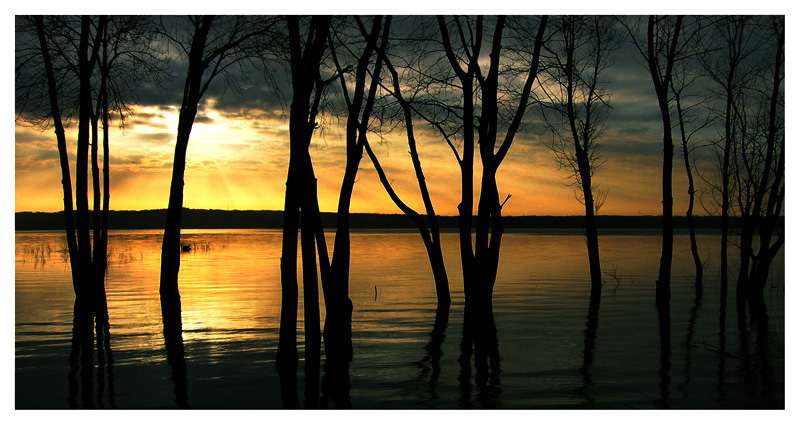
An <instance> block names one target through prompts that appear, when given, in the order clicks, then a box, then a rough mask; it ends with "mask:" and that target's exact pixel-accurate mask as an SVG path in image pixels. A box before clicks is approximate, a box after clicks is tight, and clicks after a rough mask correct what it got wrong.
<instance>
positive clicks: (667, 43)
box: [621, 16, 694, 304]
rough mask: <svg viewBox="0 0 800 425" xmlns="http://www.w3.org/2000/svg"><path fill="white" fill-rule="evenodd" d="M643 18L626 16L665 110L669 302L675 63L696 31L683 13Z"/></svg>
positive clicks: (661, 295)
mask: <svg viewBox="0 0 800 425" xmlns="http://www.w3.org/2000/svg"><path fill="white" fill-rule="evenodd" d="M641 21H642V20H641V19H639V18H635V19H633V20H632V21H627V20H622V21H621V22H622V23H623V25H624V26H625V28H626V30H627V31H628V33H629V35H630V36H631V41H632V42H633V43H634V45H635V46H636V48H637V49H638V50H639V53H640V54H641V55H642V57H643V58H644V59H645V60H646V61H647V68H648V70H649V72H650V78H651V80H652V81H653V88H654V89H655V92H656V98H657V100H658V107H659V111H660V113H661V126H662V134H663V144H664V156H663V164H662V175H661V195H662V226H661V230H662V232H661V233H662V235H661V236H662V237H661V260H660V262H659V268H658V279H657V280H656V300H657V302H658V303H659V304H664V303H666V302H667V301H668V300H669V298H670V276H671V273H672V249H673V227H674V226H673V218H672V211H673V198H672V161H673V153H674V152H673V151H674V148H675V144H674V141H673V135H672V116H671V115H670V102H671V96H670V86H671V83H672V79H673V77H674V72H675V64H676V62H677V61H679V60H681V59H682V58H683V55H684V51H685V49H686V48H687V46H688V45H689V43H690V42H691V40H692V37H693V35H694V32H690V31H687V29H686V28H685V27H686V24H685V23H684V17H683V16H660V17H656V16H649V17H648V18H647V23H646V30H644V31H642V29H641V27H642V22H641ZM642 32H644V34H642Z"/></svg>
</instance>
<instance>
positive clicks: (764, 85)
mask: <svg viewBox="0 0 800 425" xmlns="http://www.w3.org/2000/svg"><path fill="white" fill-rule="evenodd" d="M757 29H758V30H759V34H758V39H757V44H758V45H759V46H763V47H762V49H763V50H762V52H761V53H762V57H763V59H762V60H760V61H758V63H760V64H761V67H760V69H759V71H760V72H758V73H757V74H755V76H754V77H753V78H752V79H750V80H749V84H748V93H746V94H744V96H742V97H741V98H739V99H737V102H736V107H735V108H734V116H735V118H734V121H735V124H734V127H735V129H734V132H735V133H736V141H735V144H734V147H733V153H734V154H735V155H736V157H737V159H736V162H735V163H734V168H735V171H734V175H735V178H736V187H737V189H738V190H737V193H736V198H737V204H738V209H739V214H740V215H741V217H742V229H741V231H742V234H741V247H740V266H739V277H738V281H737V287H736V297H737V301H738V303H739V304H741V303H742V302H743V300H744V299H745V298H749V299H750V300H751V302H752V303H753V304H758V305H760V304H763V297H764V288H765V287H766V284H767V281H768V277H769V271H770V265H771V264H772V261H773V260H774V258H775V256H777V254H778V251H779V250H780V248H781V247H782V246H783V243H784V240H785V232H784V231H783V229H782V227H783V225H782V220H781V214H782V213H783V202H784V198H785V184H784V175H785V162H786V150H785V141H786V135H785V130H784V117H783V115H784V88H783V87H784V42H785V41H784V40H785V28H784V20H783V18H782V17H765V18H763V21H762V22H760V25H759V27H758V28H757ZM755 238H758V249H757V250H756V248H755V245H756V244H754V242H753V239H755Z"/></svg>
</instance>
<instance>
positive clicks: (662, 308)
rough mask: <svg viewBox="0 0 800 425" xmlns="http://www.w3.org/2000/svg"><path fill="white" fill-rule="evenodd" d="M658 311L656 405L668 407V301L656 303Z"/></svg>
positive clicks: (669, 370) (669, 365)
mask: <svg viewBox="0 0 800 425" xmlns="http://www.w3.org/2000/svg"><path fill="white" fill-rule="evenodd" d="M656 310H657V312H658V339H659V347H660V357H659V367H658V379H659V381H658V389H659V399H658V401H657V405H658V407H659V408H662V409H663V408H668V407H669V398H670V391H669V387H670V383H671V376H670V373H671V369H672V360H671V357H672V340H671V335H670V329H671V324H670V314H669V302H662V303H657V304H656Z"/></svg>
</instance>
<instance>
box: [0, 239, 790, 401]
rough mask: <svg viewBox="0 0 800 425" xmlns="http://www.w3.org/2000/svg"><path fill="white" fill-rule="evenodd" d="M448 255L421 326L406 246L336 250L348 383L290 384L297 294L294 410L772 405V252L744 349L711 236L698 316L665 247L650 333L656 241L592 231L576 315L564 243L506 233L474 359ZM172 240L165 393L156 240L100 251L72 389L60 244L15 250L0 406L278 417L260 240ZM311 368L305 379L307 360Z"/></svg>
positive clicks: (683, 242)
mask: <svg viewBox="0 0 800 425" xmlns="http://www.w3.org/2000/svg"><path fill="white" fill-rule="evenodd" d="M457 238H458V236H457V234H454V233H447V234H444V235H443V244H444V251H445V263H446V266H447V270H448V273H449V276H450V282H451V291H452V297H453V304H452V306H451V307H450V309H449V311H446V312H441V311H440V314H439V316H438V320H437V311H436V293H435V288H434V285H433V280H432V275H431V272H430V267H429V265H428V263H427V257H426V255H425V252H424V248H423V246H422V242H421V240H420V238H419V235H418V234H416V233H414V232H396V231H389V232H381V231H372V232H358V233H354V234H353V235H352V270H351V273H350V276H351V287H350V297H351V299H352V301H353V304H354V308H355V310H354V313H353V344H354V359H353V361H352V363H351V364H350V367H349V371H347V372H349V373H348V375H347V378H348V381H347V382H349V385H347V384H341V385H340V384H335V385H338V386H336V391H333V392H331V391H327V392H326V393H325V394H321V393H319V392H318V391H317V389H316V388H314V387H313V382H314V380H310V381H308V380H306V379H305V376H304V372H305V370H306V368H305V364H304V362H303V361H302V360H303V351H302V350H303V346H302V340H303V332H302V329H303V299H302V293H303V291H302V287H301V288H300V303H299V305H298V338H299V342H300V344H299V349H300V356H301V363H300V366H299V367H298V376H297V380H296V384H297V388H296V389H294V388H292V389H290V392H294V393H295V394H296V395H297V400H298V403H299V407H304V406H308V405H313V403H320V404H321V405H323V406H328V407H336V406H335V404H336V403H335V402H336V400H337V397H344V398H345V399H346V400H347V403H348V405H349V406H351V407H354V408H368V409H374V408H378V409H385V408H393V409H406V408H473V407H475V408H513V409H516V408H525V409H530V408H560V409H574V408H590V409H595V408H622V409H626V408H679V409H687V408H703V409H712V408H783V407H784V292H783V290H784V272H783V271H784V264H783V253H782V252H781V254H780V255H779V256H778V258H776V262H775V264H774V266H773V276H772V278H771V283H770V285H769V287H768V288H767V290H766V292H765V295H766V302H767V309H768V320H769V321H768V327H767V329H766V332H761V333H759V332H757V329H756V327H755V326H754V325H753V324H752V323H751V321H750V320H749V319H748V318H745V320H739V316H737V312H736V308H735V302H734V300H733V296H732V294H733V293H734V292H735V290H733V283H731V288H732V289H731V290H730V291H729V292H730V293H731V298H730V300H728V301H727V303H726V306H727V308H726V310H725V314H723V315H721V314H720V295H719V289H720V288H719V281H718V275H719V263H718V261H719V260H718V256H719V255H718V249H719V248H718V246H719V239H718V236H715V235H713V234H706V235H701V236H700V238H699V241H700V252H701V257H703V258H704V260H705V261H706V263H707V266H706V275H705V281H706V287H705V291H704V295H703V298H702V302H701V303H696V302H695V298H694V289H693V286H692V285H693V280H694V276H693V273H694V265H693V263H692V260H691V256H690V254H689V251H688V246H689V242H688V236H686V235H677V236H676V239H675V247H676V248H675V259H674V262H673V273H672V274H673V281H672V298H671V302H670V308H669V311H668V313H667V316H664V312H663V311H662V312H661V313H662V316H661V317H662V320H661V321H660V320H659V312H658V311H657V309H656V305H655V279H656V277H657V274H658V262H659V258H660V250H661V239H660V236H659V233H658V232H655V231H606V232H605V233H601V239H600V244H601V246H600V248H601V260H602V263H603V272H604V275H605V276H604V277H605V283H604V286H603V291H602V298H601V301H600V302H599V304H593V305H590V298H589V287H590V283H589V278H588V276H589V271H588V262H587V260H586V249H585V241H584V237H583V236H582V234H581V232H579V231H557V232H552V231H535V230H534V231H518V232H515V231H509V233H507V234H506V235H505V236H504V237H503V247H502V253H501V260H500V268H499V273H498V279H497V284H496V286H495V292H494V321H495V326H496V331H497V337H496V340H495V342H494V343H492V344H491V346H490V347H489V348H488V352H489V353H497V354H498V355H499V356H492V355H489V356H488V358H487V357H485V356H484V357H482V356H481V354H480V353H481V352H482V351H480V350H477V349H476V350H471V349H467V347H465V345H464V344H462V338H463V335H462V331H463V329H462V327H463V293H462V292H463V291H462V288H461V274H460V264H459V259H458V239H457ZM183 240H184V243H189V244H192V245H193V246H194V249H193V250H192V251H191V252H189V253H184V254H182V255H181V271H180V292H181V299H182V320H183V346H184V351H185V355H184V356H183V359H182V360H183V364H185V369H184V372H185V373H184V374H183V375H182V377H181V376H179V377H178V379H177V380H176V375H175V369H174V362H173V363H172V364H171V363H170V362H168V361H167V349H166V348H165V343H164V335H163V327H162V320H161V309H160V304H159V294H158V285H159V282H158V279H159V267H160V247H161V245H160V244H161V232H159V231H150V230H141V231H112V232H111V233H110V254H109V259H110V264H109V269H108V276H107V280H106V290H107V293H108V306H109V316H110V322H111V339H110V348H111V350H110V354H111V357H108V356H104V362H103V363H102V364H98V359H95V361H94V364H95V367H94V368H93V369H92V370H89V371H88V372H91V373H86V372H85V371H84V372H82V373H81V374H80V377H78V375H76V374H75V373H74V372H75V371H74V367H73V368H71V363H70V354H71V339H72V319H73V317H72V316H73V302H74V295H73V291H72V282H71V276H70V270H69V264H68V262H67V261H66V258H65V255H64V252H63V251H64V249H65V245H66V244H65V242H64V236H63V232H17V233H16V243H15V261H16V265H15V288H16V289H15V312H16V321H15V393H16V394H15V395H16V407H17V408H21V409H26V408H59V409H60V408H69V407H104V408H108V407H115V408H174V407H178V406H179V405H183V404H182V402H185V403H186V404H188V406H190V407H194V408H281V407H284V402H285V395H286V392H284V398H282V395H281V380H280V379H279V377H278V373H277V370H276V367H275V362H274V358H275V350H276V347H277V340H278V325H279V317H280V294H281V292H280V272H279V260H280V243H281V234H280V232H279V231H274V230H220V231H213V230H211V231H209V230H202V231H201V230H195V231H193V230H186V231H184V235H183ZM330 242H332V240H331V241H330ZM329 246H332V243H329ZM730 267H731V273H733V271H734V270H735V267H734V265H731V266H730ZM298 277H299V276H298ZM300 282H302V281H301V280H300ZM301 284H302V283H301ZM321 309H322V314H323V317H324V312H325V310H324V305H322V306H321ZM664 317H666V319H663V318H664ZM476 348H477V347H476ZM104 354H107V353H104ZM95 356H97V353H95ZM322 362H323V364H322V365H321V366H320V371H319V373H320V375H324V374H325V373H326V371H325V368H324V354H323V361H322ZM73 366H74V362H73ZM325 379H327V378H325ZM307 383H310V384H309V385H311V386H310V387H307V386H306V384H307ZM320 388H321V389H320V391H322V390H323V389H325V388H331V387H330V386H327V387H326V383H325V382H322V385H321V386H320ZM284 389H286V380H284ZM307 390H308V391H307ZM314 394H316V395H318V396H320V398H315V396H314ZM332 396H333V397H332ZM338 400H341V398H339V399H338Z"/></svg>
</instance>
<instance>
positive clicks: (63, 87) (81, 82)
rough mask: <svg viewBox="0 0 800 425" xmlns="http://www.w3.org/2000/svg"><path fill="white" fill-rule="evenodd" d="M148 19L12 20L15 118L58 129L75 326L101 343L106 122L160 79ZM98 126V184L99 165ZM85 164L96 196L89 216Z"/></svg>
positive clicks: (104, 330)
mask: <svg viewBox="0 0 800 425" xmlns="http://www.w3.org/2000/svg"><path fill="white" fill-rule="evenodd" d="M151 24H152V20H151V19H150V18H148V17H143V16H95V17H92V16H83V17H69V16H58V17H54V16H36V17H20V18H18V19H17V33H18V38H17V52H16V55H17V69H16V71H17V79H16V98H17V113H18V117H17V121H18V122H29V123H33V124H36V125H39V126H42V127H44V128H46V127H49V126H51V125H52V126H53V127H54V129H55V133H56V139H57V146H58V154H59V160H60V166H61V176H62V189H63V193H64V220H65V222H64V223H65V229H66V239H67V248H68V252H69V258H70V266H71V270H72V277H73V287H74V291H75V298H76V326H78V327H83V326H86V327H89V329H91V322H92V320H94V321H95V325H96V328H97V330H96V332H97V338H98V341H97V343H98V347H100V346H101V344H102V342H103V339H104V337H106V338H105V339H106V343H107V342H108V341H107V335H108V327H109V324H108V309H107V306H106V296H105V284H104V282H105V272H106V267H107V246H108V211H109V203H110V151H109V144H110V143H109V140H110V136H109V131H110V129H109V125H110V123H111V121H112V119H117V120H118V122H119V123H120V125H123V124H124V122H125V119H126V117H127V116H128V115H130V114H131V113H132V111H131V110H130V108H129V105H130V104H131V103H132V102H134V101H135V99H136V95H135V87H136V86H137V84H139V83H141V82H142V81H154V82H157V81H158V79H159V77H160V76H161V73H162V72H161V71H162V69H161V67H160V66H159V65H158V62H157V59H156V57H157V55H158V52H157V51H156V50H155V49H154V45H153V44H152V43H151V41H152V40H151V38H150V37H151V35H152V25H151ZM72 121H76V122H77V124H78V135H77V142H76V145H77V154H76V169H75V189H74V190H75V197H74V200H75V202H74V205H73V188H72V180H71V173H70V163H69V158H68V153H67V140H66V133H65V127H66V126H67V125H68V124H69V123H70V122H72ZM101 127H102V131H103V136H102V146H103V170H102V180H103V183H102V187H101V183H100V179H101V177H100V167H99V165H98V160H99V146H100V143H101V142H100V136H99V131H100V129H101ZM89 167H91V178H92V193H93V196H94V200H93V215H94V217H93V221H92V223H90V210H89V198H88V193H89ZM101 198H102V207H101ZM75 215H77V220H75V218H76V217H75ZM90 233H93V237H91V236H90ZM79 319H80V320H79ZM90 334H91V331H89V332H88V333H86V335H90Z"/></svg>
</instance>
